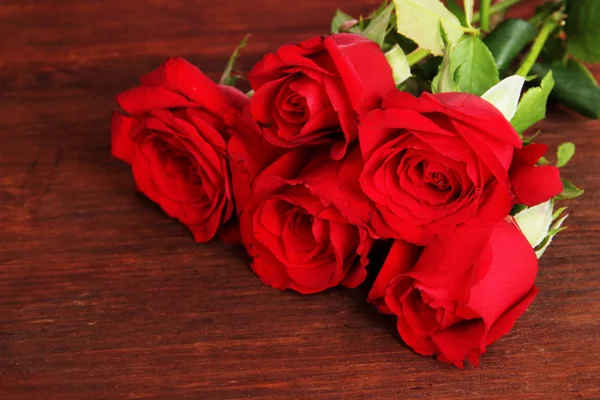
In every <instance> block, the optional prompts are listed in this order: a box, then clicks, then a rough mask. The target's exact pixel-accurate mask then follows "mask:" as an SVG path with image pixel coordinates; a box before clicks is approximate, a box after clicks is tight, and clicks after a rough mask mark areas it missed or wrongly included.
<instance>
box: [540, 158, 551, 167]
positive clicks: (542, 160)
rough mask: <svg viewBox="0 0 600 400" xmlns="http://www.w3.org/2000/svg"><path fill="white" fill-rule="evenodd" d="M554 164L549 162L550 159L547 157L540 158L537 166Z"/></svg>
mask: <svg viewBox="0 0 600 400" xmlns="http://www.w3.org/2000/svg"><path fill="white" fill-rule="evenodd" d="M551 164H552V163H551V162H550V161H548V159H547V158H546V157H543V156H542V157H540V159H539V160H538V162H537V165H540V166H541V165H551Z"/></svg>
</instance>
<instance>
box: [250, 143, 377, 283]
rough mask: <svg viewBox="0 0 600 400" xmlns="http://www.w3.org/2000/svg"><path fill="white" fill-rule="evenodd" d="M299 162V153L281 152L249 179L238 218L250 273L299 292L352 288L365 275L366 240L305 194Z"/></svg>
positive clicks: (327, 206)
mask: <svg viewBox="0 0 600 400" xmlns="http://www.w3.org/2000/svg"><path fill="white" fill-rule="evenodd" d="M305 162H306V156H305V155H304V154H303V153H300V152H291V153H287V154H284V155H283V156H281V157H280V158H279V159H277V160H276V161H275V162H274V163H273V164H271V165H270V166H269V167H267V168H266V169H265V170H264V171H262V173H261V174H260V175H259V176H258V177H257V178H256V179H255V181H254V185H253V187H252V192H251V195H250V197H249V199H248V202H247V204H246V207H245V208H244V210H243V211H242V214H241V216H240V230H241V235H242V241H243V243H244V246H245V247H246V250H247V251H248V253H249V254H250V256H251V257H252V258H253V261H252V269H253V270H254V272H255V273H256V274H257V275H258V276H259V277H260V279H261V281H262V282H263V283H265V284H267V285H270V286H273V287H275V288H277V289H281V290H284V289H293V290H295V291H297V292H300V293H303V294H309V293H316V292H320V291H323V290H325V289H328V288H331V287H334V286H337V285H338V284H342V285H344V286H347V287H356V286H357V285H359V284H360V283H362V281H363V280H364V278H365V276H366V270H365V265H366V264H367V258H366V256H367V254H368V251H369V249H370V247H371V239H369V238H368V235H367V233H366V231H365V230H364V229H361V228H358V227H356V226H354V225H351V224H349V223H348V221H347V220H346V218H344V217H343V216H342V215H341V214H340V212H339V211H338V209H337V208H335V207H334V206H332V205H331V204H324V203H323V202H322V201H321V200H320V199H319V198H318V197H316V196H315V195H314V194H313V193H311V191H310V190H309V184H308V183H307V182H304V180H303V179H304V178H303V177H302V175H299V173H300V171H301V169H302V166H303V165H305Z"/></svg>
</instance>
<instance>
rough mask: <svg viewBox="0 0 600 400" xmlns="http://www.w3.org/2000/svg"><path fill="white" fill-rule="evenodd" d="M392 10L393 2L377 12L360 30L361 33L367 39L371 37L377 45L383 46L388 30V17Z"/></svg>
mask: <svg viewBox="0 0 600 400" xmlns="http://www.w3.org/2000/svg"><path fill="white" fill-rule="evenodd" d="M392 11H394V4H393V3H390V4H389V5H388V6H387V7H385V8H384V9H383V10H382V11H381V12H379V13H377V15H375V16H374V17H373V19H372V20H371V22H369V25H368V26H367V27H366V29H365V30H364V31H363V32H362V35H363V36H364V37H366V38H367V39H371V40H372V41H374V42H375V43H377V44H378V45H379V47H381V46H383V41H384V40H385V35H387V33H388V32H389V25H390V17H391V16H392Z"/></svg>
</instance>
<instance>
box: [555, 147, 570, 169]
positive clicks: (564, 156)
mask: <svg viewBox="0 0 600 400" xmlns="http://www.w3.org/2000/svg"><path fill="white" fill-rule="evenodd" d="M573 155H575V145H574V144H573V143H571V142H566V143H563V144H561V145H560V146H558V150H557V151H556V159H557V161H556V166H557V167H558V168H562V167H564V166H565V165H567V163H568V162H569V161H570V160H571V158H573Z"/></svg>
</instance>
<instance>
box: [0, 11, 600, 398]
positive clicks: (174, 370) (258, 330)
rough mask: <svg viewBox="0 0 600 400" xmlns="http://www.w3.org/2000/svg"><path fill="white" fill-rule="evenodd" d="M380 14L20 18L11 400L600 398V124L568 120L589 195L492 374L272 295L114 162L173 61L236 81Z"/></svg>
mask: <svg viewBox="0 0 600 400" xmlns="http://www.w3.org/2000/svg"><path fill="white" fill-rule="evenodd" d="M376 3H377V1H376V0H352V1H348V0H346V1H343V0H331V1H327V2H323V1H320V0H303V1H291V2H288V1H282V0H281V1H277V0H246V1H244V0H228V1H224V0H219V1H217V0H213V1H184V0H177V1H175V0H146V1H141V0H136V1H133V0H129V1H120V0H102V1H100V0H96V1H76V0H61V1H59V0H2V3H1V4H0V399H2V400H17V399H18V400H21V399H23V400H25V399H27V400H31V399H40V400H41V399H49V400H68V399H85V400H92V399H107V400H115V399H129V398H131V399H160V400H171V399H183V398H186V399H230V398H246V397H254V398H307V399H314V398H331V399H355V398H356V399H361V398H363V399H387V398H390V399H391V398H398V399H412V398H414V399H432V398H469V399H491V398H498V399H500V398H511V399H522V398H544V399H570V398H584V399H599V398H600V246H599V241H598V237H599V234H600V228H599V226H600V174H599V171H600V123H599V122H596V121H589V120H585V119H584V118H581V117H579V116H577V115H575V114H573V113H571V112H568V111H565V110H563V109H555V110H554V111H553V112H552V114H551V115H550V117H549V119H548V120H547V121H546V122H545V123H543V124H542V125H541V126H540V127H541V128H542V129H543V132H542V136H540V137H541V138H542V139H543V140H544V141H547V142H549V143H550V144H552V145H556V144H558V143H559V142H560V141H561V140H572V141H574V142H575V143H576V144H577V146H578V152H577V156H576V158H575V160H574V161H573V162H572V163H571V164H570V165H569V166H568V167H567V168H566V169H565V170H564V174H565V175H566V176H567V177H568V178H571V179H572V180H573V181H575V182H576V183H577V184H578V185H579V186H581V187H583V188H585V189H586V194H585V196H584V197H582V198H580V199H578V200H577V201H574V202H572V203H571V213H572V216H571V217H570V218H569V223H568V225H569V227H570V229H569V230H568V231H567V232H565V233H563V234H561V236H560V237H559V238H558V240H557V241H556V244H554V245H553V246H552V247H551V248H550V250H549V251H548V252H547V253H546V256H544V258H543V260H542V262H541V267H540V273H539V277H538V285H539V288H540V295H539V296H538V298H537V299H536V301H535V302H534V303H533V305H532V306H531V307H530V309H529V311H528V312H527V313H526V314H525V315H524V316H523V317H522V318H521V319H520V320H519V321H518V322H517V324H516V326H515V328H514V329H513V330H512V332H511V333H510V334H508V335H507V336H506V337H504V338H503V339H501V340H500V341H498V342H497V343H496V344H494V345H492V346H491V347H489V351H488V354H487V355H486V356H484V357H483V358H482V365H481V367H480V368H478V369H470V370H466V371H459V370H458V369H456V368H454V367H451V366H449V365H446V364H442V363H440V362H436V361H434V360H432V359H430V358H425V357H420V356H418V355H416V354H414V353H413V352H412V351H411V350H409V349H408V348H407V347H405V346H404V345H403V344H402V343H401V342H400V340H399V339H398V337H397V335H396V334H395V333H394V321H393V320H392V319H390V318H386V317H382V316H379V315H377V314H376V312H375V311H374V310H373V309H372V308H371V307H369V306H368V305H366V304H365V302H364V299H365V296H366V288H362V289H358V290H355V291H352V290H346V289H336V290H332V291H328V292H327V293H323V294H319V295H314V296H304V297H303V296H300V295H297V294H294V293H289V292H285V293H284V292H279V291H277V290H273V289H271V288H269V287H266V286H263V285H261V284H260V282H259V281H258V280H257V279H256V278H255V276H254V275H253V274H252V273H251V272H250V270H249V269H248V268H247V265H248V259H247V256H245V254H244V251H243V250H241V249H239V248H235V247H232V246H228V245H224V244H220V243H209V244H204V245H198V244H195V243H194V242H193V241H192V239H191V236H190V234H189V233H188V231H187V230H186V229H185V228H184V227H182V226H181V225H179V224H178V223H176V222H175V221H172V220H170V219H169V218H167V217H166V216H165V215H164V214H163V213H162V212H161V211H160V210H159V208H158V207H156V206H154V205H153V204H151V203H150V202H149V201H148V200H146V199H144V198H143V197H142V196H140V195H135V194H134V193H133V190H132V187H133V181H132V177H131V173H130V171H129V168H128V167H127V166H126V165H125V164H123V163H121V162H119V161H118V160H116V159H114V158H112V157H111V156H110V151H109V150H110V135H109V120H110V112H111V109H113V108H114V103H113V96H114V95H115V94H116V93H118V92H119V91H121V90H122V89H125V88H128V87H131V86H133V85H135V84H136V79H137V77H138V76H139V75H141V74H142V73H145V72H147V71H149V70H151V69H153V68H154V67H155V66H157V65H158V64H159V63H160V62H161V61H162V60H163V59H164V58H165V57H167V56H169V55H181V56H184V57H187V58H188V59H189V60H191V61H192V62H194V63H196V64H198V65H199V66H201V67H202V68H203V69H204V70H205V71H207V73H208V74H209V75H210V76H211V77H213V78H217V77H218V75H219V71H220V70H221V69H222V67H223V65H224V63H225V61H226V59H227V57H228V55H229V54H230V52H231V50H232V49H233V48H234V47H235V46H236V45H237V43H238V42H239V41H240V40H241V39H242V37H243V35H244V34H245V33H246V32H251V33H252V34H253V36H252V38H251V41H250V44H249V46H248V48H247V50H246V51H245V52H244V53H243V56H242V58H241V62H240V67H241V69H242V70H245V71H247V70H249V69H250V68H251V66H252V64H253V63H254V62H255V61H256V60H257V59H258V58H259V56H260V55H261V54H262V53H264V52H267V51H269V50H273V49H275V48H276V47H277V46H279V45H281V44H283V43H286V42H290V41H297V40H301V39H303V38H306V37H308V36H310V35H315V34H321V33H326V32H327V30H328V23H329V19H330V17H331V15H332V13H333V11H334V10H335V9H336V8H337V7H343V8H344V9H345V10H346V11H348V12H351V13H354V14H359V13H360V12H363V13H366V12H368V11H370V10H371V9H373V8H374V5H375V4H376Z"/></svg>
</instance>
